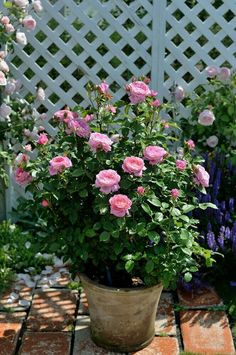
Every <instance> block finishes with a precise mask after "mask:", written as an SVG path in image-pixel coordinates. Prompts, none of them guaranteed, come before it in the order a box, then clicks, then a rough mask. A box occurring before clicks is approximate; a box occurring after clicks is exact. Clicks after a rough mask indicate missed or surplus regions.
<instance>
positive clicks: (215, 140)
mask: <svg viewBox="0 0 236 355" xmlns="http://www.w3.org/2000/svg"><path fill="white" fill-rule="evenodd" d="M218 142H219V139H218V138H217V137H216V136H210V137H209V138H207V140H206V143H207V145H208V146H209V147H211V148H215V147H216V146H217V144H218Z"/></svg>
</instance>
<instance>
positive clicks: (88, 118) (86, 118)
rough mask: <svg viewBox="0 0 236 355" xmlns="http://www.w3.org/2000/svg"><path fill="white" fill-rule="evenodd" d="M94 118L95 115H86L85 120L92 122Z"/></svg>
mask: <svg viewBox="0 0 236 355" xmlns="http://www.w3.org/2000/svg"><path fill="white" fill-rule="evenodd" d="M93 119H94V116H93V115H86V116H85V117H84V118H83V120H84V121H85V122H91V121H92V120H93Z"/></svg>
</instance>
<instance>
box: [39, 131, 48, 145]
mask: <svg viewBox="0 0 236 355" xmlns="http://www.w3.org/2000/svg"><path fill="white" fill-rule="evenodd" d="M47 142H48V137H47V135H46V134H45V133H40V135H39V138H38V140H37V143H38V144H40V145H45V144H47Z"/></svg>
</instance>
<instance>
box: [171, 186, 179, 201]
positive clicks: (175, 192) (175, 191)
mask: <svg viewBox="0 0 236 355" xmlns="http://www.w3.org/2000/svg"><path fill="white" fill-rule="evenodd" d="M179 195H180V191H179V190H178V189H172V190H171V197H172V198H173V199H174V200H175V199H177V198H178V197H179Z"/></svg>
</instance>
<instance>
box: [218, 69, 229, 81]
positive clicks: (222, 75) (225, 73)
mask: <svg viewBox="0 0 236 355" xmlns="http://www.w3.org/2000/svg"><path fill="white" fill-rule="evenodd" d="M230 75H231V71H230V69H229V68H226V67H222V68H219V73H218V77H219V79H220V80H222V81H224V80H227V79H229V77H230Z"/></svg>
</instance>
